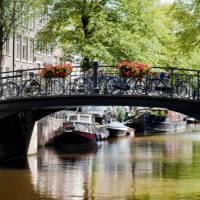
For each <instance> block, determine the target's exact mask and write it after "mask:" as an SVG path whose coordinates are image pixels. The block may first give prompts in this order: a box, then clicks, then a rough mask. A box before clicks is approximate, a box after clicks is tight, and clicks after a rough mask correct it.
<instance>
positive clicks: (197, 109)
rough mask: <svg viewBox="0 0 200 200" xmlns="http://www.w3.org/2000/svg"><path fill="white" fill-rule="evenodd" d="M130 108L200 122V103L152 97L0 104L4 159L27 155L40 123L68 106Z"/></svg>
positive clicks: (0, 153)
mask: <svg viewBox="0 0 200 200" xmlns="http://www.w3.org/2000/svg"><path fill="white" fill-rule="evenodd" d="M86 105H95V106H102V105H122V106H123V105H128V106H144V107H162V108H168V109H170V110H174V111H177V112H180V113H183V114H186V115H189V116H191V117H195V118H197V119H199V120H200V102H198V101H194V100H183V99H171V98H162V97H156V98H155V97H151V96H143V97H142V96H113V95H112V96H95V95H91V96H65V97H63V96H62V97H60V96H56V97H55V96H54V97H45V98H44V97H43V98H38V97H37V98H33V99H30V98H27V99H18V100H10V101H7V102H6V103H3V102H1V103H0V160H3V159H9V158H16V157H19V156H24V155H26V154H27V151H28V147H29V143H30V138H31V135H32V131H33V128H34V124H35V122H36V121H37V120H39V119H41V118H43V117H44V116H47V115H49V114H51V113H54V112H56V111H58V110H62V109H64V108H66V107H67V106H86Z"/></svg>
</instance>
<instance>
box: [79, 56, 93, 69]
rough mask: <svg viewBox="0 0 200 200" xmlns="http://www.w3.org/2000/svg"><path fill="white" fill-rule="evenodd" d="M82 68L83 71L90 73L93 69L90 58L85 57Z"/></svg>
mask: <svg viewBox="0 0 200 200" xmlns="http://www.w3.org/2000/svg"><path fill="white" fill-rule="evenodd" d="M81 68H82V70H83V71H88V70H89V69H90V68H91V62H90V59H89V58H88V57H84V58H83V61H82V63H81Z"/></svg>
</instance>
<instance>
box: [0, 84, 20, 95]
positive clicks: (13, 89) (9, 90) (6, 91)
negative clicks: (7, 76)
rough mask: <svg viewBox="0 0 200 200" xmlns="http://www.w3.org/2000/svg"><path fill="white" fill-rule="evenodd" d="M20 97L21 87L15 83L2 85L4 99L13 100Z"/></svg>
mask: <svg viewBox="0 0 200 200" xmlns="http://www.w3.org/2000/svg"><path fill="white" fill-rule="evenodd" d="M18 96H19V86H18V85H17V84H16V83H15V82H7V83H4V84H3V85H2V98H3V99H12V98H16V97H18Z"/></svg>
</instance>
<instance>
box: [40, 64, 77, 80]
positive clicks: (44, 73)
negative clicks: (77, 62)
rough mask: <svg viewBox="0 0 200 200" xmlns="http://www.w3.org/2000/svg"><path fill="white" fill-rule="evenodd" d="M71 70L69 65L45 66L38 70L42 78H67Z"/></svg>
mask: <svg viewBox="0 0 200 200" xmlns="http://www.w3.org/2000/svg"><path fill="white" fill-rule="evenodd" d="M72 70H73V67H72V66H71V65H70V64H60V65H55V66H52V65H47V66H45V67H44V68H43V69H41V70H40V76H41V77H43V78H54V77H56V78H57V77H67V76H69V75H70V74H71V73H72Z"/></svg>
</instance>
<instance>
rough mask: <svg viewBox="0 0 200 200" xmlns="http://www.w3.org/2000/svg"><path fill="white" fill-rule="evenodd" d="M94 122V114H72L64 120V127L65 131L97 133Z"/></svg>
mask: <svg viewBox="0 0 200 200" xmlns="http://www.w3.org/2000/svg"><path fill="white" fill-rule="evenodd" d="M94 122H95V118H94V116H92V115H88V114H87V115H86V114H70V115H69V116H68V117H67V121H66V122H63V128H64V131H65V132H72V131H78V132H84V133H90V134H95V126H94Z"/></svg>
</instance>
